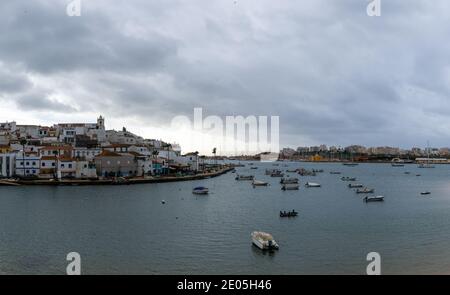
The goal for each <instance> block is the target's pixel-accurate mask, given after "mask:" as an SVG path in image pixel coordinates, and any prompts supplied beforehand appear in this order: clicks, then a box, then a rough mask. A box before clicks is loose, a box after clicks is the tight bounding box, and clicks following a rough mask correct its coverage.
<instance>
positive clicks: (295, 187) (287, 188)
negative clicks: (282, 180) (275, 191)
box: [281, 184, 299, 191]
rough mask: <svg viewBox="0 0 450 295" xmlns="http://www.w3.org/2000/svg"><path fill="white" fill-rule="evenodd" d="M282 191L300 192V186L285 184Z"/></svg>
mask: <svg viewBox="0 0 450 295" xmlns="http://www.w3.org/2000/svg"><path fill="white" fill-rule="evenodd" d="M281 189H282V190H283V191H293V190H298V189H299V185H298V184H283V186H282V187H281Z"/></svg>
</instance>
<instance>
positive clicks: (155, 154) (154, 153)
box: [152, 150, 159, 172]
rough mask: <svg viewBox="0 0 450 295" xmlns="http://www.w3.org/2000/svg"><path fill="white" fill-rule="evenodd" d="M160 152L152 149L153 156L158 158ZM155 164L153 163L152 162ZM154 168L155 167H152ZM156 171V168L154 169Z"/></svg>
mask: <svg viewBox="0 0 450 295" xmlns="http://www.w3.org/2000/svg"><path fill="white" fill-rule="evenodd" d="M158 155H159V152H158V151H157V150H154V151H152V158H153V159H154V160H156V159H157V158H158ZM152 166H153V163H152ZM152 170H153V169H152ZM153 172H154V170H153Z"/></svg>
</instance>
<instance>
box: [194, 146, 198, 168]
mask: <svg viewBox="0 0 450 295" xmlns="http://www.w3.org/2000/svg"><path fill="white" fill-rule="evenodd" d="M194 154H195V173H197V172H198V167H199V166H198V154H199V153H198V151H195V153H194Z"/></svg>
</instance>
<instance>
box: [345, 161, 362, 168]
mask: <svg viewBox="0 0 450 295" xmlns="http://www.w3.org/2000/svg"><path fill="white" fill-rule="evenodd" d="M342 165H344V166H349V167H353V166H358V165H359V164H358V163H353V162H350V163H342Z"/></svg>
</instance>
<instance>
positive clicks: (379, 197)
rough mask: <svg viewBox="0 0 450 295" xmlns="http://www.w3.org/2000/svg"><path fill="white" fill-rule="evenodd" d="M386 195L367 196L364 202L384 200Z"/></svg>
mask: <svg viewBox="0 0 450 295" xmlns="http://www.w3.org/2000/svg"><path fill="white" fill-rule="evenodd" d="M383 201H384V197H383V196H377V197H365V198H364V202H366V203H368V202H383Z"/></svg>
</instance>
